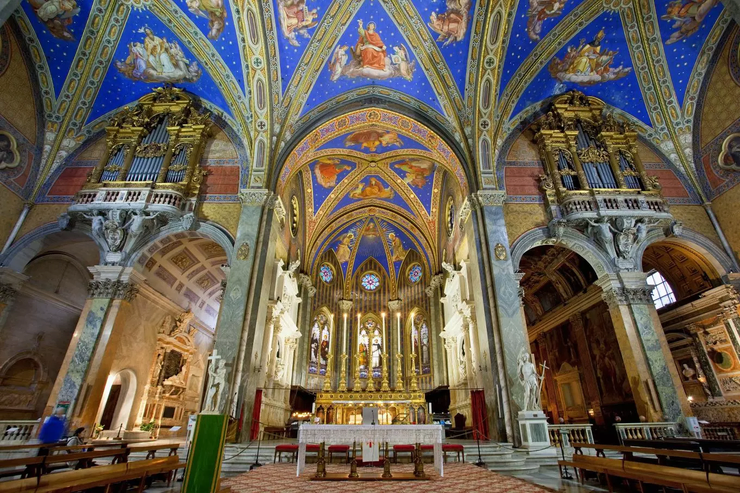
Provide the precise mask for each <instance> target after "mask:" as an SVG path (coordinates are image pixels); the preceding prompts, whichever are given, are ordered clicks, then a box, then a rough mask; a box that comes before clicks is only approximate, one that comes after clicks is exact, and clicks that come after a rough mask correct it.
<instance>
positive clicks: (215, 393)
mask: <svg viewBox="0 0 740 493" xmlns="http://www.w3.org/2000/svg"><path fill="white" fill-rule="evenodd" d="M208 376H209V377H210V382H209V387H208V395H207V396H206V405H205V409H204V410H203V411H204V412H206V413H218V412H219V411H220V409H221V401H222V400H223V393H224V390H226V362H225V361H224V360H219V361H218V363H216V364H215V365H211V367H210V368H209V369H208Z"/></svg>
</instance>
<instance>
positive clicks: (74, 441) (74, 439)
mask: <svg viewBox="0 0 740 493" xmlns="http://www.w3.org/2000/svg"><path fill="white" fill-rule="evenodd" d="M84 431H85V427H84V426H83V427H80V428H77V429H76V430H75V432H74V433H73V434H72V436H71V437H69V438H68V439H67V445H68V446H70V447H76V446H78V445H83V444H84V443H85V441H84V440H83V439H82V433H84ZM77 452H78V451H77V450H67V453H68V454H74V453H77ZM79 462H80V461H77V460H73V461H70V462H67V467H69V468H71V469H77V464H79Z"/></svg>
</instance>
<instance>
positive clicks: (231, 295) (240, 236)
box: [214, 189, 271, 413]
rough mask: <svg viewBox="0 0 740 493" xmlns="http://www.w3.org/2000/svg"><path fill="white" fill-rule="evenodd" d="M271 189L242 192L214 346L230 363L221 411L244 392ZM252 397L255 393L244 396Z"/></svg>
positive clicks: (227, 409) (228, 407)
mask: <svg viewBox="0 0 740 493" xmlns="http://www.w3.org/2000/svg"><path fill="white" fill-rule="evenodd" d="M270 194H271V192H269V191H268V190H266V189H246V190H242V191H241V192H240V193H239V200H240V201H241V203H242V208H241V212H240V214H239V226H238V229H237V233H236V242H235V245H234V249H235V251H234V253H233V255H232V258H231V265H230V269H229V274H228V278H227V279H226V289H225V291H224V296H223V300H222V301H221V310H220V311H219V315H218V322H217V324H216V340H215V342H214V349H215V350H216V351H217V354H218V356H219V357H220V358H222V360H223V361H225V364H226V382H229V384H228V385H227V386H226V387H227V389H228V394H226V395H224V396H223V398H222V399H221V409H219V412H220V413H227V412H229V411H231V410H232V408H233V407H234V406H232V405H231V404H232V400H234V399H238V398H239V397H240V396H239V395H238V392H239V384H240V380H241V372H240V370H241V369H242V366H243V363H244V361H243V360H244V359H245V358H246V359H247V360H250V359H251V358H250V357H249V356H247V355H245V353H244V350H245V343H246V340H245V339H246V336H247V332H248V326H247V325H246V324H245V315H246V310H247V302H248V299H249V294H250V291H251V287H252V272H253V267H254V263H255V253H256V248H255V247H256V245H257V236H258V234H259V232H260V230H261V226H262V223H263V217H262V216H263V210H265V204H266V202H267V200H268V198H269V197H270ZM243 398H244V399H252V396H246V395H245V396H243Z"/></svg>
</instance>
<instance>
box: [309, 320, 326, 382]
mask: <svg viewBox="0 0 740 493" xmlns="http://www.w3.org/2000/svg"><path fill="white" fill-rule="evenodd" d="M330 343H331V333H330V332H329V320H328V319H327V317H326V315H324V314H323V313H320V314H319V315H317V316H316V318H314V321H313V326H312V327H311V341H310V347H309V355H308V373H311V374H314V375H325V374H326V364H327V360H328V359H329V345H330Z"/></svg>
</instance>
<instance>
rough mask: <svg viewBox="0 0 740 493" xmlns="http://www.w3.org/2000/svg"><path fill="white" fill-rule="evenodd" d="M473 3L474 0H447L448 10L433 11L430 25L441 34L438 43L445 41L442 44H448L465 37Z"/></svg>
mask: <svg viewBox="0 0 740 493" xmlns="http://www.w3.org/2000/svg"><path fill="white" fill-rule="evenodd" d="M472 5H473V2H472V0H447V10H446V11H445V12H444V13H437V12H432V15H431V16H430V19H429V24H428V25H429V27H431V28H432V31H434V32H435V33H437V34H439V36H438V37H437V42H438V43H439V42H442V41H444V43H443V44H442V46H447V45H449V44H452V43H457V42H458V41H462V40H463V38H465V33H467V32H468V22H469V21H470V7H471V6H472Z"/></svg>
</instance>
